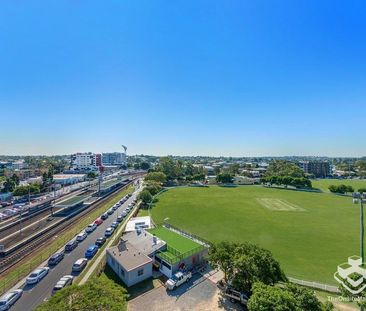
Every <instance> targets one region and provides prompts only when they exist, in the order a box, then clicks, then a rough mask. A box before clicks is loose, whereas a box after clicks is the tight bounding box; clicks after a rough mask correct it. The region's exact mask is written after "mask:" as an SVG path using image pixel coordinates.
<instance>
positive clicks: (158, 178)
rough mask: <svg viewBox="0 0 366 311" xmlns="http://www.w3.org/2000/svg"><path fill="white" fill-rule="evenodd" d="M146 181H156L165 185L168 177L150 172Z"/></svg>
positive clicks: (160, 173) (161, 173)
mask: <svg viewBox="0 0 366 311" xmlns="http://www.w3.org/2000/svg"><path fill="white" fill-rule="evenodd" d="M145 180H146V181H154V182H158V183H165V182H166V180H167V176H166V175H165V174H164V173H163V172H150V173H147V174H146V176H145Z"/></svg>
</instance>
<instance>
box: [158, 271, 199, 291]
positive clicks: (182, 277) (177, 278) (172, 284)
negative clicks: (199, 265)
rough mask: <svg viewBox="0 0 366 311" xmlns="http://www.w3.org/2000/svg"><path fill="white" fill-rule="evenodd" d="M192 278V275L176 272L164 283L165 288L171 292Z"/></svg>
mask: <svg viewBox="0 0 366 311" xmlns="http://www.w3.org/2000/svg"><path fill="white" fill-rule="evenodd" d="M191 277H192V273H191V272H188V273H183V272H177V273H176V274H174V275H173V276H172V277H171V278H170V279H169V280H168V281H166V283H165V286H166V288H167V289H169V290H173V289H174V288H176V287H178V286H180V285H182V284H183V283H185V282H187V281H189V279H190V278H191Z"/></svg>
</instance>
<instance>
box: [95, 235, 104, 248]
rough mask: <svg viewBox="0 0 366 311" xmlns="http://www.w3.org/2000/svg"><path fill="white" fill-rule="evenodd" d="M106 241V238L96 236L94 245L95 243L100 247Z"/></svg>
mask: <svg viewBox="0 0 366 311" xmlns="http://www.w3.org/2000/svg"><path fill="white" fill-rule="evenodd" d="M105 241H106V238H105V237H104V236H102V237H100V238H97V240H96V241H95V245H97V246H98V247H101V246H102V245H103V244H104V243H105Z"/></svg>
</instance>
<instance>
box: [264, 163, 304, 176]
mask: <svg viewBox="0 0 366 311" xmlns="http://www.w3.org/2000/svg"><path fill="white" fill-rule="evenodd" d="M270 176H290V177H297V178H300V177H305V173H304V171H303V170H302V169H301V168H300V167H299V166H297V165H296V164H295V163H293V162H290V161H286V160H272V161H271V162H270V163H269V165H268V168H267V171H266V174H265V177H270Z"/></svg>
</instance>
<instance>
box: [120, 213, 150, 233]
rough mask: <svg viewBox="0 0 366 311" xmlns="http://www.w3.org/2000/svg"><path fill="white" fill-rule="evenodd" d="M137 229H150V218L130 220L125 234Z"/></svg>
mask: <svg viewBox="0 0 366 311" xmlns="http://www.w3.org/2000/svg"><path fill="white" fill-rule="evenodd" d="M137 228H144V229H150V228H151V218H150V217H149V216H143V217H134V218H131V219H130V220H129V221H128V223H127V225H126V229H125V231H126V232H129V231H134V230H136V229H137Z"/></svg>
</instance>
